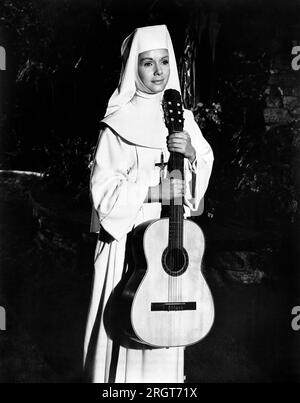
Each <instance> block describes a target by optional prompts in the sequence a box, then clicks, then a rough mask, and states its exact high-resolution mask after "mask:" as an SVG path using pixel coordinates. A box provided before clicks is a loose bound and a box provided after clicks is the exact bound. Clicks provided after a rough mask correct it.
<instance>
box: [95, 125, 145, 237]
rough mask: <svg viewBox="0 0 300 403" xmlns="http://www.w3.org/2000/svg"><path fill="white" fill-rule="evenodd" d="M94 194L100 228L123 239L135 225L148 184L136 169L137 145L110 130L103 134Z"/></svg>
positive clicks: (97, 159) (98, 154)
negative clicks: (125, 140)
mask: <svg viewBox="0 0 300 403" xmlns="http://www.w3.org/2000/svg"><path fill="white" fill-rule="evenodd" d="M90 192H91V197H92V202H93V207H94V209H95V210H96V211H97V214H98V218H99V222H100V226H102V227H103V228H104V229H105V230H106V231H107V232H108V233H109V234H110V235H111V236H112V237H113V238H115V239H116V240H120V239H121V238H122V237H123V236H124V235H126V234H127V233H128V232H129V231H130V230H131V229H132V227H133V225H134V222H135V219H136V217H137V214H138V212H139V210H140V208H141V206H142V204H143V202H144V200H145V197H146V195H147V192H148V183H147V180H145V178H144V177H142V176H141V175H139V174H138V171H137V169H136V150H135V146H134V145H130V144H128V143H126V142H124V141H123V140H122V139H121V138H120V137H119V136H118V135H116V134H114V133H113V132H112V131H111V130H110V129H109V128H105V129H104V130H103V131H102V132H101V133H100V138H99V142H98V146H97V149H96V153H95V159H94V165H93V169H92V173H91V179H90Z"/></svg>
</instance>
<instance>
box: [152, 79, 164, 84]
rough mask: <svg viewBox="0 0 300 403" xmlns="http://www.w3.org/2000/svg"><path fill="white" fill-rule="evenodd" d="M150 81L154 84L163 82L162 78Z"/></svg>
mask: <svg viewBox="0 0 300 403" xmlns="http://www.w3.org/2000/svg"><path fill="white" fill-rule="evenodd" d="M152 82H153V83H154V84H161V83H163V82H164V79H161V80H153V81H152Z"/></svg>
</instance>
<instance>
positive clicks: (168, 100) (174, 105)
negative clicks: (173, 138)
mask: <svg viewBox="0 0 300 403" xmlns="http://www.w3.org/2000/svg"><path fill="white" fill-rule="evenodd" d="M162 106H163V110H164V117H165V124H166V126H167V128H168V130H169V132H171V133H172V132H181V131H182V130H183V122H184V118H183V107H182V100H181V96H180V93H179V92H178V91H177V90H173V89H169V90H166V91H165V92H164V97H163V102H162Z"/></svg>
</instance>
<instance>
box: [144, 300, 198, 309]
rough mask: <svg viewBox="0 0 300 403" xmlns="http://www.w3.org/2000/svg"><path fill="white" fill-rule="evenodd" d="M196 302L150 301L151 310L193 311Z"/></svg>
mask: <svg viewBox="0 0 300 403" xmlns="http://www.w3.org/2000/svg"><path fill="white" fill-rule="evenodd" d="M195 310H196V302H194V301H192V302H151V311H195Z"/></svg>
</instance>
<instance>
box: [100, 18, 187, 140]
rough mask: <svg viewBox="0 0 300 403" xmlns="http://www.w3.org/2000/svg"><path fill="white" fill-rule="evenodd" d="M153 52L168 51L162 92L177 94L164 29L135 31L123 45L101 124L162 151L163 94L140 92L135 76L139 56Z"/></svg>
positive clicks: (171, 52)
mask: <svg viewBox="0 0 300 403" xmlns="http://www.w3.org/2000/svg"><path fill="white" fill-rule="evenodd" d="M153 49H167V50H168V53H169V65H170V76H169V80H168V83H167V85H166V88H165V89H168V88H173V89H176V90H177V91H180V84H179V78H178V71H177V65H176V59H175V54H174V49H173V45H172V41H171V38H170V34H169V32H168V29H167V27H166V26H165V25H155V26H149V27H143V28H137V29H136V30H135V31H134V32H133V33H132V34H131V35H129V36H128V37H127V38H126V39H125V40H124V42H123V44H122V47H121V56H122V69H121V74H120V80H119V85H118V88H117V89H116V90H115V91H114V93H113V94H112V96H111V97H110V99H109V102H108V106H107V110H106V113H105V117H104V119H103V120H102V122H104V123H105V124H106V125H107V126H109V127H110V128H111V129H113V131H115V132H116V133H117V134H118V135H119V136H121V137H123V138H124V139H125V140H127V141H129V142H131V143H134V144H137V145H140V146H145V147H153V148H161V147H163V146H165V137H166V136H167V134H168V133H167V130H166V127H165V124H164V121H163V116H162V113H163V112H162V108H161V100H162V96H163V92H160V93H158V94H149V93H146V92H142V91H141V90H140V89H141V88H140V87H141V86H140V82H141V80H140V79H139V77H138V55H139V54H140V53H142V52H145V51H149V50H153Z"/></svg>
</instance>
